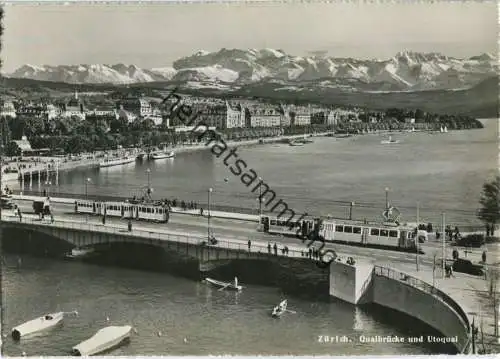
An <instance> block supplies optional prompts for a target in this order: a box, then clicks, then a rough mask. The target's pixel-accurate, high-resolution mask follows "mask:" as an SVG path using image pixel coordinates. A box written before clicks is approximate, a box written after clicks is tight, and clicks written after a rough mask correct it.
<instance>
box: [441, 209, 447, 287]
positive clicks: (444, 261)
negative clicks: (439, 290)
mask: <svg viewBox="0 0 500 359" xmlns="http://www.w3.org/2000/svg"><path fill="white" fill-rule="evenodd" d="M442 215H443V234H442V236H443V265H442V268H441V269H442V271H443V273H442V277H443V278H444V274H445V273H444V272H445V270H446V248H445V247H446V229H445V214H444V213H443V214H442Z"/></svg>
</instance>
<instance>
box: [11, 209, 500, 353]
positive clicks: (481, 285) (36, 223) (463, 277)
mask: <svg viewBox="0 0 500 359" xmlns="http://www.w3.org/2000/svg"><path fill="white" fill-rule="evenodd" d="M96 219H97V218H93V219H92V218H91V219H90V222H89V220H88V219H85V218H84V217H80V218H74V217H71V216H69V215H64V214H58V215H57V216H56V218H55V220H54V221H53V222H52V221H51V220H50V219H48V218H47V219H45V220H40V219H39V218H38V216H35V215H30V214H24V215H23V218H22V221H21V222H20V220H19V217H17V216H15V215H14V214H13V213H12V212H11V213H9V212H5V213H4V214H3V216H2V220H3V221H4V222H5V223H6V224H7V223H11V224H12V225H17V224H19V225H21V227H20V228H22V227H28V228H29V227H37V228H38V229H39V230H41V232H43V233H48V232H46V231H45V230H43V228H42V227H45V228H46V229H51V230H55V229H58V230H59V231H61V230H77V231H83V232H86V233H106V234H112V235H118V236H120V237H135V238H143V239H144V240H145V241H146V242H150V243H152V242H153V241H161V242H175V243H179V244H186V245H191V246H199V245H200V244H201V242H203V241H205V240H206V236H203V235H199V234H196V235H191V234H187V233H189V232H188V231H176V230H171V229H170V228H165V226H162V225H154V224H147V223H142V222H134V223H133V227H132V230H131V231H129V230H128V228H127V226H126V223H124V222H123V221H121V222H120V221H114V222H113V223H106V225H103V224H102V223H101V224H100V223H98V221H97V220H96ZM221 220H223V219H221ZM217 238H218V240H219V242H218V243H217V245H215V246H210V247H212V248H213V249H214V250H220V251H226V252H227V251H230V252H233V253H235V255H234V256H232V257H231V258H232V259H238V258H249V259H265V258H266V257H273V258H280V257H288V258H290V259H294V258H296V259H300V260H313V261H318V259H312V258H308V257H307V256H305V255H304V254H305V252H306V251H307V247H306V246H305V245H303V244H295V245H294V244H290V243H285V244H284V243H279V244H278V248H279V250H278V251H277V252H276V254H274V252H272V253H269V249H268V244H269V242H268V241H267V240H259V239H255V238H254V239H252V243H251V246H250V248H248V243H247V241H246V240H245V239H241V238H232V237H230V236H227V237H226V236H224V235H220V236H217ZM285 245H286V247H288V251H287V252H286V253H285V252H282V251H281V249H282V248H284V246H285ZM334 247H335V246H334ZM336 253H337V254H338V259H337V260H339V261H345V260H346V258H348V257H349V256H353V257H354V258H355V260H356V261H359V263H363V262H368V261H370V259H369V258H368V257H366V256H358V255H354V254H352V252H351V251H349V250H348V249H346V248H345V247H343V249H342V250H336ZM212 259H217V260H218V259H219V256H218V255H217V256H212ZM222 259H223V258H222ZM370 262H371V263H372V264H374V265H376V266H377V267H376V269H375V275H383V276H387V277H388V278H391V279H393V280H397V281H403V282H404V284H405V285H409V286H412V287H414V288H417V289H418V290H420V291H424V292H426V293H429V294H430V295H432V296H437V297H439V296H440V295H441V296H442V294H439V293H444V294H446V296H448V297H450V298H452V299H453V301H455V302H456V303H457V304H458V305H459V307H460V308H462V310H463V312H465V313H466V315H467V316H468V319H469V322H470V323H474V324H475V325H476V326H477V327H479V328H480V331H479V337H478V343H479V344H478V347H477V349H478V350H482V348H483V347H482V346H483V343H484V348H483V349H486V350H490V351H492V352H498V350H499V348H498V346H497V344H495V343H497V339H496V337H495V334H496V333H495V330H496V329H495V323H494V320H493V318H495V316H494V312H493V311H494V310H495V308H494V306H493V303H492V301H491V298H490V297H489V293H488V291H489V288H488V287H489V281H487V280H485V279H484V278H478V277H473V276H470V275H467V274H463V273H455V275H454V277H451V278H442V273H441V270H440V268H437V269H436V270H433V268H432V266H431V265H429V264H428V263H422V265H421V267H420V270H419V271H416V270H415V267H414V265H413V263H411V262H408V261H407V262H404V263H401V262H398V261H391V260H389V259H388V258H385V259H383V257H378V258H377V259H376V260H371V261H370ZM377 268H387V270H386V271H385V272H384V270H383V269H377ZM405 276H406V277H405ZM433 288H435V289H433ZM436 290H438V291H439V292H437V291H436ZM438 299H439V298H438ZM439 300H443V299H442V298H441V299H439Z"/></svg>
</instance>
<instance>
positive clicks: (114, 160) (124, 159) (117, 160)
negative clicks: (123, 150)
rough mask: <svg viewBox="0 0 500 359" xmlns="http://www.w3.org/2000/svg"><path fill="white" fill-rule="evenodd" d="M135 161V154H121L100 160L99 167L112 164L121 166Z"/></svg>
mask: <svg viewBox="0 0 500 359" xmlns="http://www.w3.org/2000/svg"><path fill="white" fill-rule="evenodd" d="M132 162H135V157H134V156H128V155H125V156H119V157H108V158H105V159H104V160H102V161H101V162H99V167H100V168H103V167H112V166H120V165H125V164H127V163H132Z"/></svg>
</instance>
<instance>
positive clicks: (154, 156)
mask: <svg viewBox="0 0 500 359" xmlns="http://www.w3.org/2000/svg"><path fill="white" fill-rule="evenodd" d="M173 157H175V152H174V151H170V152H169V151H160V152H153V153H152V154H151V158H152V159H153V160H159V159H162V158H173Z"/></svg>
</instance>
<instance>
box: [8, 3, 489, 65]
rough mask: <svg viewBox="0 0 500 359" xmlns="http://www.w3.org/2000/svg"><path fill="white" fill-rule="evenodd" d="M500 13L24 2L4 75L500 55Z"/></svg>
mask: <svg viewBox="0 0 500 359" xmlns="http://www.w3.org/2000/svg"><path fill="white" fill-rule="evenodd" d="M67 4H68V3H67ZM497 14H498V12H497V10H496V2H495V1H487V2H472V1H471V2H467V1H454V2H451V1H446V2H445V1H436V2H433V3H431V2H427V1H414V2H412V1H408V2H403V1H400V2H398V1H392V2H389V1H373V0H366V1H365V2H357V1H355V0H351V1H349V0H344V1H340V0H339V2H331V3H327V2H321V3H319V2H316V3H312V2H309V3H304V2H302V3H283V2H281V3H267V2H260V3H255V2H254V3H246V4H243V3H239V4H238V3H229V4H228V3H225V4H221V3H205V4H203V3H184V4H182V3H175V4H174V3H172V4H169V3H162V4H146V3H144V4H142V5H138V4H122V5H118V4H109V3H108V4H95V3H94V4H75V3H69V5H63V4H62V3H61V4H60V5H57V4H43V5H37V4H19V3H16V4H9V5H8V6H6V8H5V18H4V26H5V32H4V37H3V39H2V41H3V48H2V52H1V56H2V59H3V61H4V68H3V69H2V71H3V72H12V71H13V70H15V69H16V68H18V67H20V66H22V65H24V64H32V65H45V64H47V65H73V64H90V63H103V64H115V63H124V64H135V65H137V66H140V67H144V68H153V67H167V66H171V65H172V63H173V61H175V60H176V59H178V58H181V57H184V56H189V55H191V54H193V53H195V52H196V51H198V50H206V51H217V50H219V49H221V48H224V47H225V48H241V49H246V48H255V49H262V48H275V49H282V50H284V51H285V52H287V53H289V54H291V55H297V56H303V55H307V54H308V53H309V52H310V51H328V54H329V55H331V56H337V57H355V58H379V59H388V58H391V57H392V56H394V55H395V54H396V53H397V52H399V51H405V50H413V51H419V52H441V53H443V54H445V55H448V56H454V57H460V58H462V57H470V56H473V55H479V54H481V53H483V52H489V53H492V54H493V55H497V52H498V51H497V24H498V22H497V21H498V18H497V16H498V15H497Z"/></svg>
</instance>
